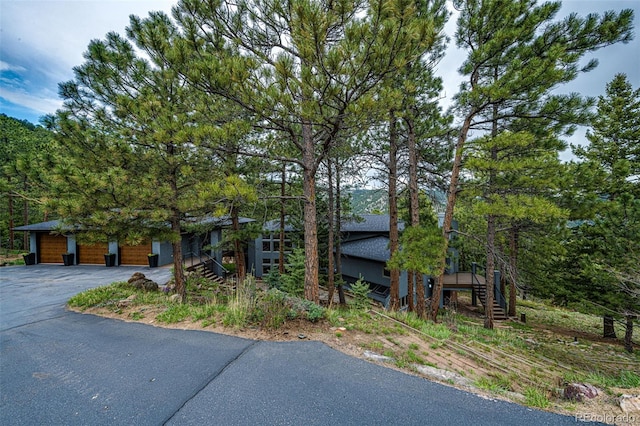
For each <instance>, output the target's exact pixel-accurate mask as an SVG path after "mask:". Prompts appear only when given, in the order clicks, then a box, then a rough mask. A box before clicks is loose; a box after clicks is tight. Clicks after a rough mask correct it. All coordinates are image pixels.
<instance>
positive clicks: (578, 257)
mask: <svg viewBox="0 0 640 426" xmlns="http://www.w3.org/2000/svg"><path fill="white" fill-rule="evenodd" d="M639 120H640V89H636V90H633V88H632V87H631V85H630V84H629V83H628V82H627V80H626V76H624V75H621V74H619V75H616V76H615V77H614V79H613V80H612V81H611V82H610V83H609V84H607V87H606V95H605V96H600V97H599V99H598V108H597V114H596V115H595V117H594V120H593V122H592V129H591V131H590V132H589V133H588V139H589V141H590V142H591V143H590V144H589V145H587V146H585V147H574V152H575V154H576V155H577V156H578V158H580V159H582V160H583V162H582V163H580V164H578V165H576V166H575V170H576V172H577V173H576V176H577V177H578V179H577V182H576V183H575V185H576V187H577V188H579V191H577V193H578V196H579V197H580V199H581V200H580V201H584V199H588V200H590V201H589V203H584V202H583V203H579V204H580V205H581V207H582V206H583V205H584V204H588V206H589V208H588V209H584V208H583V209H580V213H582V214H583V216H582V217H581V220H579V221H577V222H575V224H574V226H573V227H572V229H571V231H572V232H571V235H570V237H569V238H568V239H567V241H566V246H567V256H566V257H565V259H564V262H563V264H562V265H561V267H562V270H563V271H564V272H565V274H566V275H565V277H564V278H565V282H566V285H565V286H563V287H562V288H561V289H560V291H559V292H558V293H560V292H561V294H558V293H556V294H555V296H556V297H557V298H558V297H562V298H564V299H565V300H566V301H567V302H583V306H581V307H582V309H584V310H588V311H591V312H598V313H600V314H603V315H605V316H609V315H613V314H616V313H617V314H619V315H624V316H626V317H627V321H628V322H627V327H628V331H627V333H628V335H630V334H631V331H632V327H633V318H635V317H636V316H637V315H638V314H639V312H640V308H639V305H638V297H637V288H635V287H634V284H633V283H634V282H637V265H638V263H639V262H640V179H639V175H640V166H639V165H638V162H639V158H638V153H639V152H640V149H639V148H638V145H639V144H638V140H640V121H639ZM585 213H588V214H585ZM584 301H586V302H587V306H584ZM628 340H629V341H630V340H631V337H628ZM627 349H628V350H630V349H631V346H630V344H628V345H627Z"/></svg>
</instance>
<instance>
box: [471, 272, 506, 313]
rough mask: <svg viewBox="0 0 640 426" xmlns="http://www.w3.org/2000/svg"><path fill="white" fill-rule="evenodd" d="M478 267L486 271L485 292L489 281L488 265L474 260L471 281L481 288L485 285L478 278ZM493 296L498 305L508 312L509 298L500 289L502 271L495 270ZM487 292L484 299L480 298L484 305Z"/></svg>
mask: <svg viewBox="0 0 640 426" xmlns="http://www.w3.org/2000/svg"><path fill="white" fill-rule="evenodd" d="M478 269H482V270H484V271H485V274H484V276H485V284H484V286H485V293H486V281H487V279H488V278H487V273H486V272H487V270H486V266H482V265H479V264H478V263H476V262H473V263H472V264H471V283H472V285H473V286H477V287H478V288H481V287H482V286H483V284H482V283H481V282H480V280H479V279H478ZM493 298H494V300H495V301H496V302H498V305H499V306H500V307H501V308H502V309H503V310H504V311H505V312H506V310H507V299H506V298H505V297H504V295H503V294H502V292H501V291H500V271H493ZM486 299H487V298H486V294H485V297H484V300H482V299H481V300H480V302H482V304H483V305H485V304H486Z"/></svg>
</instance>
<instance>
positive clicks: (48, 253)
mask: <svg viewBox="0 0 640 426" xmlns="http://www.w3.org/2000/svg"><path fill="white" fill-rule="evenodd" d="M38 237H39V241H38V247H39V250H38V254H39V255H40V260H39V262H40V263H62V254H63V253H66V252H67V237H65V236H64V235H52V234H42V233H38Z"/></svg>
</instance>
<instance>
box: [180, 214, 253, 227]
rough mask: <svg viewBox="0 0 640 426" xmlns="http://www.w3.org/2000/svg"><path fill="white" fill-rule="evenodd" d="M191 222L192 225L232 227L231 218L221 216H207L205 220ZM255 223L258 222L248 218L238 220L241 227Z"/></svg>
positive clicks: (192, 220) (199, 219)
mask: <svg viewBox="0 0 640 426" xmlns="http://www.w3.org/2000/svg"><path fill="white" fill-rule="evenodd" d="M189 221H190V222H191V223H197V224H207V225H214V226H217V227H225V226H231V224H232V222H231V217H229V216H221V217H215V216H207V217H205V218H198V219H191V220H189ZM255 221H256V220H255V219H251V218H248V217H239V218H238V222H239V223H240V225H244V224H245V223H251V222H255Z"/></svg>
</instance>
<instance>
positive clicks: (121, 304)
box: [118, 294, 138, 308]
mask: <svg viewBox="0 0 640 426" xmlns="http://www.w3.org/2000/svg"><path fill="white" fill-rule="evenodd" d="M137 298H138V295H137V294H132V295H131V296H129V297H127V298H126V299H122V300H120V301H119V302H118V308H127V307H129V305H130V304H131V302H133V301H134V300H136V299H137Z"/></svg>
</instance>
